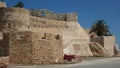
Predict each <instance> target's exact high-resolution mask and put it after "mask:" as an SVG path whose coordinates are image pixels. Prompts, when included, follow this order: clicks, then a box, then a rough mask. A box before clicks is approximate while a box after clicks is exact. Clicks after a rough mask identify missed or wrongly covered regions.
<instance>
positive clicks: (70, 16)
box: [30, 10, 77, 21]
mask: <svg viewBox="0 0 120 68" xmlns="http://www.w3.org/2000/svg"><path fill="white" fill-rule="evenodd" d="M30 15H31V16H37V17H42V18H46V19H55V20H61V21H77V13H67V14H58V13H55V12H51V11H48V10H30Z"/></svg>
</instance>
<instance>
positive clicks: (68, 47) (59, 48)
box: [0, 6, 92, 64]
mask: <svg viewBox="0 0 120 68" xmlns="http://www.w3.org/2000/svg"><path fill="white" fill-rule="evenodd" d="M0 7H2V6H0ZM36 11H37V12H35V11H34V13H33V10H30V11H29V10H27V9H24V8H5V7H2V8H0V31H1V33H2V34H1V35H3V36H1V40H0V46H1V47H2V48H3V50H2V56H9V61H10V63H12V64H15V63H16V64H25V63H26V64H42V63H43V64H44V63H45V64H46V63H54V62H62V60H63V55H64V54H68V55H69V54H72V55H78V56H92V53H91V51H90V48H89V37H88V35H87V34H86V33H85V31H84V30H83V28H82V27H81V26H80V25H79V23H78V21H77V15H76V13H75V14H74V13H70V14H62V15H61V14H56V13H53V12H50V11H47V10H36ZM38 12H41V13H40V14H38ZM35 14H37V15H35ZM41 15H42V16H41ZM56 16H57V17H56ZM2 37H3V38H2ZM23 59H24V60H23ZM28 59H29V60H28Z"/></svg>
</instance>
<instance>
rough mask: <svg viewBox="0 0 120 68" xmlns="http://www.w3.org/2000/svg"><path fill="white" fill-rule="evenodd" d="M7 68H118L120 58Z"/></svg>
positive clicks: (119, 67) (11, 67)
mask: <svg viewBox="0 0 120 68" xmlns="http://www.w3.org/2000/svg"><path fill="white" fill-rule="evenodd" d="M9 68H120V57H116V58H101V59H94V60H93V59H92V60H84V61H82V62H81V63H76V64H62V65H40V66H11V65H10V66H9Z"/></svg>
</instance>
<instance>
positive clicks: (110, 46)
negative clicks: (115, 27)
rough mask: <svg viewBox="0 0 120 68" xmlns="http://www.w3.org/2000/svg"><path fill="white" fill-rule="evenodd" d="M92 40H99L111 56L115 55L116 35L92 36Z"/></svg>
mask: <svg viewBox="0 0 120 68" xmlns="http://www.w3.org/2000/svg"><path fill="white" fill-rule="evenodd" d="M91 42H98V43H99V44H100V45H101V46H103V47H104V48H105V50H106V51H107V53H108V54H109V56H114V47H115V36H100V37H97V38H91Z"/></svg>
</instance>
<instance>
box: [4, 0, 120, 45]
mask: <svg viewBox="0 0 120 68" xmlns="http://www.w3.org/2000/svg"><path fill="white" fill-rule="evenodd" d="M5 1H6V3H7V6H8V7H12V6H13V5H15V4H16V3H17V2H18V1H22V2H24V4H25V5H24V7H25V8H27V9H48V10H51V11H54V12H58V13H69V12H77V13H78V21H79V23H80V24H81V26H82V27H83V28H90V26H91V25H92V24H93V23H94V22H95V21H96V20H99V19H103V20H105V21H106V23H107V25H108V26H109V27H110V31H111V33H112V34H114V35H115V36H116V40H117V42H116V43H117V44H120V30H119V27H120V0H5Z"/></svg>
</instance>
